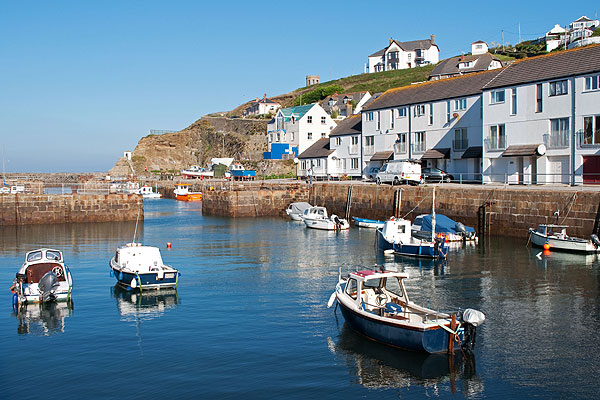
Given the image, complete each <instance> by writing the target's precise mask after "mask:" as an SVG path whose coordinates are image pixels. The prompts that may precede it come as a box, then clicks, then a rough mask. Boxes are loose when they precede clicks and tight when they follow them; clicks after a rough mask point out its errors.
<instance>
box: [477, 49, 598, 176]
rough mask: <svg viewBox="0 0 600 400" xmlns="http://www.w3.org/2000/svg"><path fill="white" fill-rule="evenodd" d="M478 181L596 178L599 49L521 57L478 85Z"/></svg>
mask: <svg viewBox="0 0 600 400" xmlns="http://www.w3.org/2000/svg"><path fill="white" fill-rule="evenodd" d="M483 137H484V148H483V175H484V182H506V183H523V184H529V183H531V184H536V183H537V184H543V183H565V184H567V183H570V184H579V183H582V182H583V183H592V182H598V183H600V46H598V45H596V46H589V47H584V48H580V49H576V50H569V51H563V52H558V53H553V54H549V55H546V56H542V57H536V58H531V59H525V60H521V61H518V62H515V63H513V64H511V65H510V66H508V67H507V68H505V69H504V70H503V71H502V73H500V74H499V75H498V76H497V77H495V78H494V79H492V80H491V81H490V82H488V83H487V84H486V85H485V86H484V87H483Z"/></svg>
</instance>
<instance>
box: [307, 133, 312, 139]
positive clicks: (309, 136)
mask: <svg viewBox="0 0 600 400" xmlns="http://www.w3.org/2000/svg"><path fill="white" fill-rule="evenodd" d="M311 139H312V132H308V140H311Z"/></svg>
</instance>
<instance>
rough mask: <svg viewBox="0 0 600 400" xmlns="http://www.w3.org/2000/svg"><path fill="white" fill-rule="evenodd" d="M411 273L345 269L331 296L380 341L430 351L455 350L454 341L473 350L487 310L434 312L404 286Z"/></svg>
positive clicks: (360, 327) (357, 325)
mask: <svg viewBox="0 0 600 400" xmlns="http://www.w3.org/2000/svg"><path fill="white" fill-rule="evenodd" d="M407 278H408V275H407V274H405V273H401V272H392V271H385V270H381V271H372V270H365V271H359V272H352V273H350V274H349V275H348V276H345V277H343V276H342V275H341V274H340V276H339V278H338V283H337V285H336V287H335V292H334V293H333V294H332V295H331V298H330V299H329V303H328V306H329V307H331V306H332V305H333V303H334V302H335V301H337V303H338V304H339V305H340V308H341V310H342V314H343V315H344V319H345V320H346V322H347V323H348V325H350V326H351V327H352V328H353V329H355V330H356V331H358V332H360V333H362V334H363V335H365V336H367V337H369V338H371V339H373V340H376V341H378V342H381V343H384V344H388V345H391V346H394V347H399V348H403V349H408V350H416V351H424V352H427V353H441V352H449V353H452V352H453V351H454V350H455V349H456V348H458V347H459V346H458V345H457V346H456V348H455V346H454V343H455V341H456V342H457V343H462V348H463V349H464V350H467V351H472V349H473V346H474V345H475V331H476V327H477V326H479V325H480V324H482V323H483V321H484V320H485V316H484V315H483V313H481V312H479V311H476V310H472V309H467V310H465V311H464V312H463V313H462V314H461V313H454V312H452V313H446V312H439V311H435V310H432V309H429V308H426V307H423V306H419V305H417V304H415V303H413V302H411V301H410V300H409V298H408V293H407V292H406V288H405V286H404V280H405V279H407Z"/></svg>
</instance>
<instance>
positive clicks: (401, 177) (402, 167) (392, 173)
mask: <svg viewBox="0 0 600 400" xmlns="http://www.w3.org/2000/svg"><path fill="white" fill-rule="evenodd" d="M375 181H376V182H377V184H378V185H380V184H382V183H391V184H392V185H400V184H403V183H408V184H411V185H418V184H419V183H422V182H423V180H422V177H421V164H420V163H419V162H415V161H414V160H394V161H390V162H388V163H387V164H384V165H383V167H381V169H380V170H379V172H377V175H376V177H375Z"/></svg>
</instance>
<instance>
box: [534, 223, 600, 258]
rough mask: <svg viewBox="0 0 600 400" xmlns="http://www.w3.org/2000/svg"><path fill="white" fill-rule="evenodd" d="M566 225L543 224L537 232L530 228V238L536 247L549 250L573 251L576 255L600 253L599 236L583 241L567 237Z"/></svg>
mask: <svg viewBox="0 0 600 400" xmlns="http://www.w3.org/2000/svg"><path fill="white" fill-rule="evenodd" d="M567 228H568V226H566V225H551V224H541V225H539V226H538V229H537V230H534V229H533V228H529V238H530V240H531V243H532V244H533V245H535V246H539V247H543V248H546V247H548V250H561V251H572V252H575V253H598V252H600V240H599V239H598V236H596V235H591V236H590V239H587V240H586V239H581V238H576V237H571V236H568V235H567Z"/></svg>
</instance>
